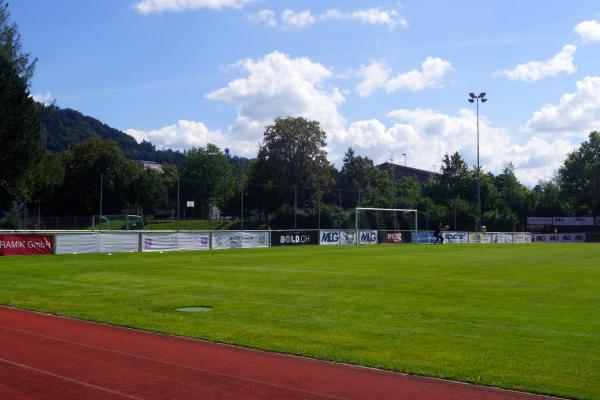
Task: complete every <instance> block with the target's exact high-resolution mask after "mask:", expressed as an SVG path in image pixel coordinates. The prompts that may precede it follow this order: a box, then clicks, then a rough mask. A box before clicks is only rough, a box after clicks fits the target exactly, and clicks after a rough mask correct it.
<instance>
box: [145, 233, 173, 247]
mask: <svg viewBox="0 0 600 400" xmlns="http://www.w3.org/2000/svg"><path fill="white" fill-rule="evenodd" d="M174 250H177V234H176V233H144V234H143V235H142V251H174Z"/></svg>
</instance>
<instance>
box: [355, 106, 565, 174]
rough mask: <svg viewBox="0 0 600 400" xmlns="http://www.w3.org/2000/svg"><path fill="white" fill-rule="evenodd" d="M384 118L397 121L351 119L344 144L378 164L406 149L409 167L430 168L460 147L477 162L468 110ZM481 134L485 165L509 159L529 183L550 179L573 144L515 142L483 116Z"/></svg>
mask: <svg viewBox="0 0 600 400" xmlns="http://www.w3.org/2000/svg"><path fill="white" fill-rule="evenodd" d="M388 116H389V117H391V118H393V119H394V120H396V121H397V122H395V123H393V124H392V125H391V126H389V127H386V126H385V125H384V124H383V123H382V122H380V121H379V120H376V119H372V120H365V121H357V122H353V123H352V124H350V126H349V128H348V130H349V135H348V136H347V140H346V141H345V142H344V145H350V146H353V147H354V148H355V150H356V151H357V152H358V153H360V154H367V155H369V156H370V157H372V158H373V159H374V160H375V161H376V162H378V163H379V162H384V161H387V158H388V156H389V153H390V152H392V154H396V155H400V154H402V153H406V154H407V155H408V160H409V164H410V165H411V166H413V167H417V168H422V169H427V170H431V169H433V168H434V167H433V164H436V168H439V165H440V164H439V163H440V159H441V156H442V155H443V154H445V153H453V152H455V151H458V152H460V153H461V154H462V155H463V157H464V158H465V159H466V160H467V162H469V163H471V165H473V164H475V162H476V118H475V115H474V113H473V111H472V110H469V109H462V110H459V111H458V112H457V113H456V115H446V114H442V113H438V112H436V111H434V110H428V109H399V110H395V111H392V112H390V113H389V114H388ZM480 132H481V139H482V141H481V142H482V146H481V148H480V150H481V164H482V165H483V166H484V168H485V169H486V170H491V171H494V172H499V171H501V170H502V168H503V166H504V165H505V164H506V163H507V162H509V161H511V162H513V163H514V165H515V167H516V171H517V175H518V176H519V178H520V179H521V180H522V181H523V182H525V183H527V184H530V185H534V184H536V183H537V182H538V181H539V180H540V179H547V178H549V177H551V176H552V173H553V172H554V170H555V169H556V168H557V167H558V166H559V165H560V162H561V161H562V160H563V159H564V156H565V153H566V152H567V151H568V150H570V149H572V147H573V146H572V145H571V144H570V142H568V141H565V140H556V141H552V142H549V141H546V140H544V139H543V138H540V137H533V138H531V139H530V140H529V141H527V142H526V143H524V144H516V143H514V142H513V140H512V138H511V134H510V131H508V130H507V129H502V128H497V127H494V126H492V125H491V124H490V122H489V121H487V120H486V119H485V118H480Z"/></svg>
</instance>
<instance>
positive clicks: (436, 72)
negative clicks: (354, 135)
mask: <svg viewBox="0 0 600 400" xmlns="http://www.w3.org/2000/svg"><path fill="white" fill-rule="evenodd" d="M450 71H452V64H450V63H449V62H448V61H446V60H442V59H441V58H437V57H427V58H426V59H425V61H423V63H422V64H421V69H420V70H416V69H413V70H411V71H408V72H405V73H401V74H398V75H396V76H393V77H391V71H390V70H389V69H388V68H387V67H386V66H385V64H383V63H381V62H378V61H374V62H371V63H370V64H369V65H367V66H365V67H362V68H361V69H360V70H359V71H358V76H360V77H361V78H362V81H361V82H360V83H359V84H358V86H357V88H356V90H357V92H358V94H359V96H362V97H364V96H368V95H369V94H371V93H372V92H373V91H375V90H376V89H377V88H383V89H385V90H386V91H387V92H388V93H389V92H395V91H397V90H410V91H412V92H416V91H420V90H424V89H427V88H435V87H440V86H441V85H442V82H443V78H444V76H445V75H446V74H447V73H448V72H450Z"/></svg>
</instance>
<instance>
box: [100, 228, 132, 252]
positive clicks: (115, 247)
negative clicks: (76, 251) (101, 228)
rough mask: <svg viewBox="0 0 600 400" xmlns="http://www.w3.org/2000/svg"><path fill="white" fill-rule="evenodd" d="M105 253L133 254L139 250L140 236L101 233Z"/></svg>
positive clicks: (102, 247) (102, 248)
mask: <svg viewBox="0 0 600 400" xmlns="http://www.w3.org/2000/svg"><path fill="white" fill-rule="evenodd" d="M98 236H100V241H101V251H102V252H103V253H132V252H136V251H138V250H139V240H140V235H139V234H137V233H101V234H100V235H98Z"/></svg>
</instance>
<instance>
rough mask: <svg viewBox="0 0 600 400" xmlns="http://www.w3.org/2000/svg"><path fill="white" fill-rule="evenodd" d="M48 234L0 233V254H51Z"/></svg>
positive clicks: (50, 239) (50, 241)
mask: <svg viewBox="0 0 600 400" xmlns="http://www.w3.org/2000/svg"><path fill="white" fill-rule="evenodd" d="M52 253H53V251H52V236H50V235H8V234H7V235H0V256H32V255H42V254H52Z"/></svg>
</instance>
